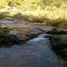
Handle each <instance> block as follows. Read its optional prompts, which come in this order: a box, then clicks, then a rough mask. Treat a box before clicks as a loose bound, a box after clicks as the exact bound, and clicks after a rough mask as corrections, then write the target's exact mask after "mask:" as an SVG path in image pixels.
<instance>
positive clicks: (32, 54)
mask: <svg viewBox="0 0 67 67" xmlns="http://www.w3.org/2000/svg"><path fill="white" fill-rule="evenodd" d="M0 67H67V62H66V61H64V60H62V59H61V58H59V57H57V56H56V55H55V53H54V52H52V50H51V46H50V41H49V38H45V37H43V35H40V36H38V37H37V38H34V39H32V40H30V41H28V42H26V43H25V44H23V45H22V44H21V45H14V46H12V47H11V48H0Z"/></svg>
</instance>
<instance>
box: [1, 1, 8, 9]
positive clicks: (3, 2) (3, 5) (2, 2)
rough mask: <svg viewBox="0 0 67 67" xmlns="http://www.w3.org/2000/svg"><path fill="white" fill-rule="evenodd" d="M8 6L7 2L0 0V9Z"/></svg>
mask: <svg viewBox="0 0 67 67" xmlns="http://www.w3.org/2000/svg"><path fill="white" fill-rule="evenodd" d="M7 5H8V0H0V8H4V7H6V6H7Z"/></svg>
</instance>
